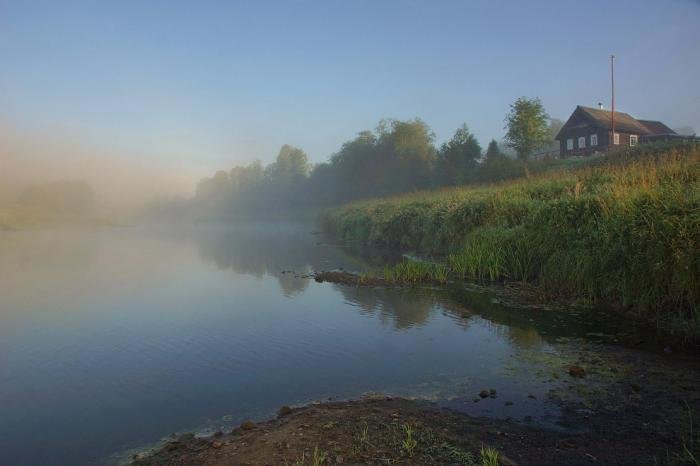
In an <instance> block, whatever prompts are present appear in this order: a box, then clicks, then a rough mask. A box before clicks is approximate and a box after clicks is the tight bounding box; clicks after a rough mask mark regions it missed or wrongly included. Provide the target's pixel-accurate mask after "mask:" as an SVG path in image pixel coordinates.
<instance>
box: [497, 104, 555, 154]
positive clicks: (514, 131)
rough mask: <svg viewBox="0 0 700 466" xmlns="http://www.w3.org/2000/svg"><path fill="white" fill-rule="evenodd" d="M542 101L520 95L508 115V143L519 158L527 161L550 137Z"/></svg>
mask: <svg viewBox="0 0 700 466" xmlns="http://www.w3.org/2000/svg"><path fill="white" fill-rule="evenodd" d="M548 119H549V116H548V115H547V112H545V110H544V107H543V106H542V102H541V101H540V99H538V98H534V99H528V98H527V97H520V98H519V99H518V100H516V101H515V103H513V104H511V106H510V112H509V113H508V115H507V116H506V119H505V121H506V130H507V132H506V138H505V140H506V144H507V145H508V146H509V147H511V148H512V149H514V150H515V152H516V153H517V154H518V158H520V159H521V160H522V161H524V162H525V161H527V159H528V157H530V155H531V154H532V152H533V151H534V150H535V149H537V148H540V147H542V146H543V145H544V144H545V143H547V141H548V139H549V128H548V126H547V120H548Z"/></svg>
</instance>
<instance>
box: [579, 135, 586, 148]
mask: <svg viewBox="0 0 700 466" xmlns="http://www.w3.org/2000/svg"><path fill="white" fill-rule="evenodd" d="M585 147H586V138H585V137H584V136H581V137H580V138H578V148H579V149H583V148H585Z"/></svg>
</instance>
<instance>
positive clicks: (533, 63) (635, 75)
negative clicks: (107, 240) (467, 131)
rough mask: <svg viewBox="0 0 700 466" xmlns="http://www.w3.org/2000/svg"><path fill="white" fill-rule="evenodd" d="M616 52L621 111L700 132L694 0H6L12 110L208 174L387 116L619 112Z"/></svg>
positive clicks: (6, 106)
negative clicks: (526, 100) (528, 106)
mask: <svg viewBox="0 0 700 466" xmlns="http://www.w3.org/2000/svg"><path fill="white" fill-rule="evenodd" d="M611 52H612V53H615V55H616V56H617V57H618V58H617V67H616V70H617V73H616V81H617V104H618V108H619V109H620V110H622V111H627V112H630V113H631V114H633V115H635V116H638V117H640V118H651V119H660V120H662V121H664V122H666V123H667V124H669V125H670V126H672V127H674V126H683V125H691V126H693V127H694V128H695V129H696V130H700V105H699V104H700V87H699V86H698V82H700V81H699V80H700V2H698V1H697V0H647V1H596V0H592V1H589V2H584V3H582V2H579V1H549V2H524V1H512V2H507V1H466V0H464V1H439V0H433V1H409V0H406V1H388V0H387V1H360V0H358V1H340V0H338V1H334V0H327V1H318V2H312V1H291V0H290V1H286V2H282V1H279V2H270V1H238V2H236V1H220V2H214V1H196V2H195V1H190V2H184V1H173V0H170V1H162V2H159V1H119V2H95V1H85V2H75V1H60V2H59V1H53V0H52V1H46V2H42V1H21V0H14V1H9V0H0V118H2V119H4V120H6V121H10V122H11V123H12V124H13V125H15V126H17V127H19V128H23V129H29V130H32V131H37V132H41V131H54V132H56V131H62V132H67V133H70V134H71V135H72V136H73V137H84V138H85V139H89V140H90V141H93V142H95V141H97V142H98V143H99V144H104V145H105V146H108V147H110V148H112V149H116V150H121V151H123V152H124V153H125V154H134V153H138V154H139V157H148V158H149V159H152V160H153V161H154V162H158V163H167V162H168V161H175V162H177V163H181V164H182V163H185V164H187V163H191V164H193V165H198V166H204V167H208V168H211V169H216V168H230V167H231V166H233V165H235V164H239V163H247V162H250V161H252V160H254V159H261V160H262V161H263V162H269V161H271V160H272V159H273V158H274V157H275V155H276V153H277V151H278V149H279V147H280V146H281V145H282V144H285V143H289V144H293V145H296V146H299V147H301V148H303V149H304V150H306V152H307V153H308V154H309V156H310V158H311V160H312V161H315V162H319V161H323V160H325V159H327V157H328V156H329V155H331V154H332V153H333V152H334V151H335V150H337V149H338V147H339V146H340V144H341V143H342V142H343V141H346V140H348V139H350V138H352V137H353V136H354V134H355V133H357V132H359V131H361V130H363V129H371V128H374V127H375V125H376V123H377V122H378V121H379V119H381V118H402V119H404V118H413V117H420V118H422V119H423V120H425V121H426V122H427V123H428V124H429V125H430V126H431V127H432V128H433V130H434V131H435V134H436V138H437V141H438V142H442V141H444V140H445V139H447V138H448V137H449V136H450V135H451V133H452V132H454V130H455V129H456V128H457V127H458V126H459V125H460V124H462V123H463V122H466V123H467V125H468V126H469V127H470V128H471V129H472V131H473V132H474V133H475V134H476V135H477V137H478V138H479V140H480V141H481V143H482V144H483V145H486V144H487V143H488V141H489V140H490V139H491V138H496V139H500V138H501V137H502V134H503V118H504V116H505V114H506V112H507V111H508V105H509V104H510V103H511V102H512V101H513V100H514V99H516V98H517V97H519V96H522V95H525V96H539V97H540V98H541V99H542V101H543V102H544V104H545V107H546V109H547V110H548V112H549V113H550V114H551V115H552V116H555V117H559V118H562V119H566V118H567V117H568V115H569V114H570V113H571V111H572V110H573V108H574V107H575V105H577V104H584V105H591V106H595V105H596V103H597V102H598V101H603V102H604V103H605V105H606V107H608V106H609V101H610V96H609V65H608V57H609V54H610V53H611ZM37 134H39V133H37ZM125 157H128V155H125Z"/></svg>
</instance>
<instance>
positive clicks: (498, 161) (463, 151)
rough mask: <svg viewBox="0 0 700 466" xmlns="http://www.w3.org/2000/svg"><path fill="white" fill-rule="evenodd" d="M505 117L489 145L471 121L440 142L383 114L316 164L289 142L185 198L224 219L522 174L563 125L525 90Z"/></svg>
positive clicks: (418, 125)
mask: <svg viewBox="0 0 700 466" xmlns="http://www.w3.org/2000/svg"><path fill="white" fill-rule="evenodd" d="M505 122H506V127H505V129H506V135H505V139H504V141H503V142H502V143H501V144H499V143H498V142H496V141H495V140H492V141H491V142H490V143H489V145H488V147H487V148H486V150H485V151H484V150H483V148H482V147H481V145H480V144H479V142H478V140H477V139H476V137H475V136H474V134H473V133H472V132H471V131H470V130H469V128H468V126H467V125H466V124H464V125H462V126H460V127H459V128H457V130H456V131H455V133H454V135H453V136H452V137H451V138H450V139H449V140H448V141H446V142H445V143H443V144H442V145H440V146H439V147H438V146H436V144H435V135H434V133H433V131H432V130H431V129H430V127H429V126H428V125H427V124H426V123H425V122H423V121H422V120H420V119H417V118H416V119H413V120H405V121H404V120H393V119H392V120H381V121H380V122H379V124H378V125H377V127H376V128H375V129H374V130H373V131H362V132H360V133H359V134H357V136H356V137H355V138H354V139H352V140H350V141H347V142H345V143H344V144H343V145H342V146H341V147H340V149H339V150H338V151H337V152H336V153H335V154H333V155H332V156H331V157H330V159H329V160H328V161H327V162H324V163H320V164H316V165H312V164H311V163H309V160H308V157H307V155H306V153H305V152H304V151H303V150H302V149H299V148H297V147H293V146H290V145H284V146H282V148H281V149H280V151H279V153H278V155H277V158H276V159H275V161H274V162H273V163H271V164H269V165H267V166H263V165H262V164H261V163H260V162H259V161H256V162H253V163H251V164H249V165H247V166H238V167H234V168H233V169H231V170H230V171H228V172H227V171H223V170H221V171H218V172H217V173H215V174H214V175H213V176H211V177H206V178H204V179H202V180H201V181H200V182H199V183H198V185H197V190H196V194H195V196H194V198H193V199H192V200H190V201H187V203H186V204H187V207H189V208H191V209H192V211H193V212H196V215H197V216H198V217H201V218H221V219H226V218H231V217H234V216H236V215H237V214H246V213H250V214H253V213H256V212H261V211H273V210H280V209H289V208H296V207H318V206H324V205H333V204H339V203H344V202H348V201H352V200H357V199H362V198H369V197H380V196H388V195H394V194H400V193H405V192H410V191H415V190H423V189H430V188H436V187H441V186H455V185H461V184H467V183H475V182H486V181H496V180H502V179H507V178H512V177H516V176H521V175H522V174H523V173H525V171H526V170H527V162H528V159H529V157H530V155H531V154H532V153H533V152H534V151H536V150H538V149H541V148H544V147H546V146H547V145H552V143H553V142H554V136H555V135H556V132H557V131H558V129H559V128H560V127H561V124H562V122H561V121H559V120H556V119H551V118H549V116H548V115H547V113H546V112H545V110H544V108H543V106H542V103H541V102H540V100H539V99H537V98H535V99H528V98H524V97H523V98H520V99H518V100H517V101H516V102H515V103H513V104H512V105H511V109H510V112H509V113H508V115H507V116H506V119H505ZM170 207H172V206H170ZM179 207H182V206H179ZM160 208H161V210H167V207H166V206H163V205H161V206H160Z"/></svg>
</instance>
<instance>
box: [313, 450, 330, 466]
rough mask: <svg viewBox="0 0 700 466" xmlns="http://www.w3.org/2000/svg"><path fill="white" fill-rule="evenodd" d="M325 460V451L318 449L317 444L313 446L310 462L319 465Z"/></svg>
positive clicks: (314, 465) (315, 465)
mask: <svg viewBox="0 0 700 466" xmlns="http://www.w3.org/2000/svg"><path fill="white" fill-rule="evenodd" d="M325 462H326V452H325V451H323V450H320V449H319V448H318V446H316V447H314V454H313V456H312V457H311V464H312V465H313V466H321V465H323V464H324V463H325Z"/></svg>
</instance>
